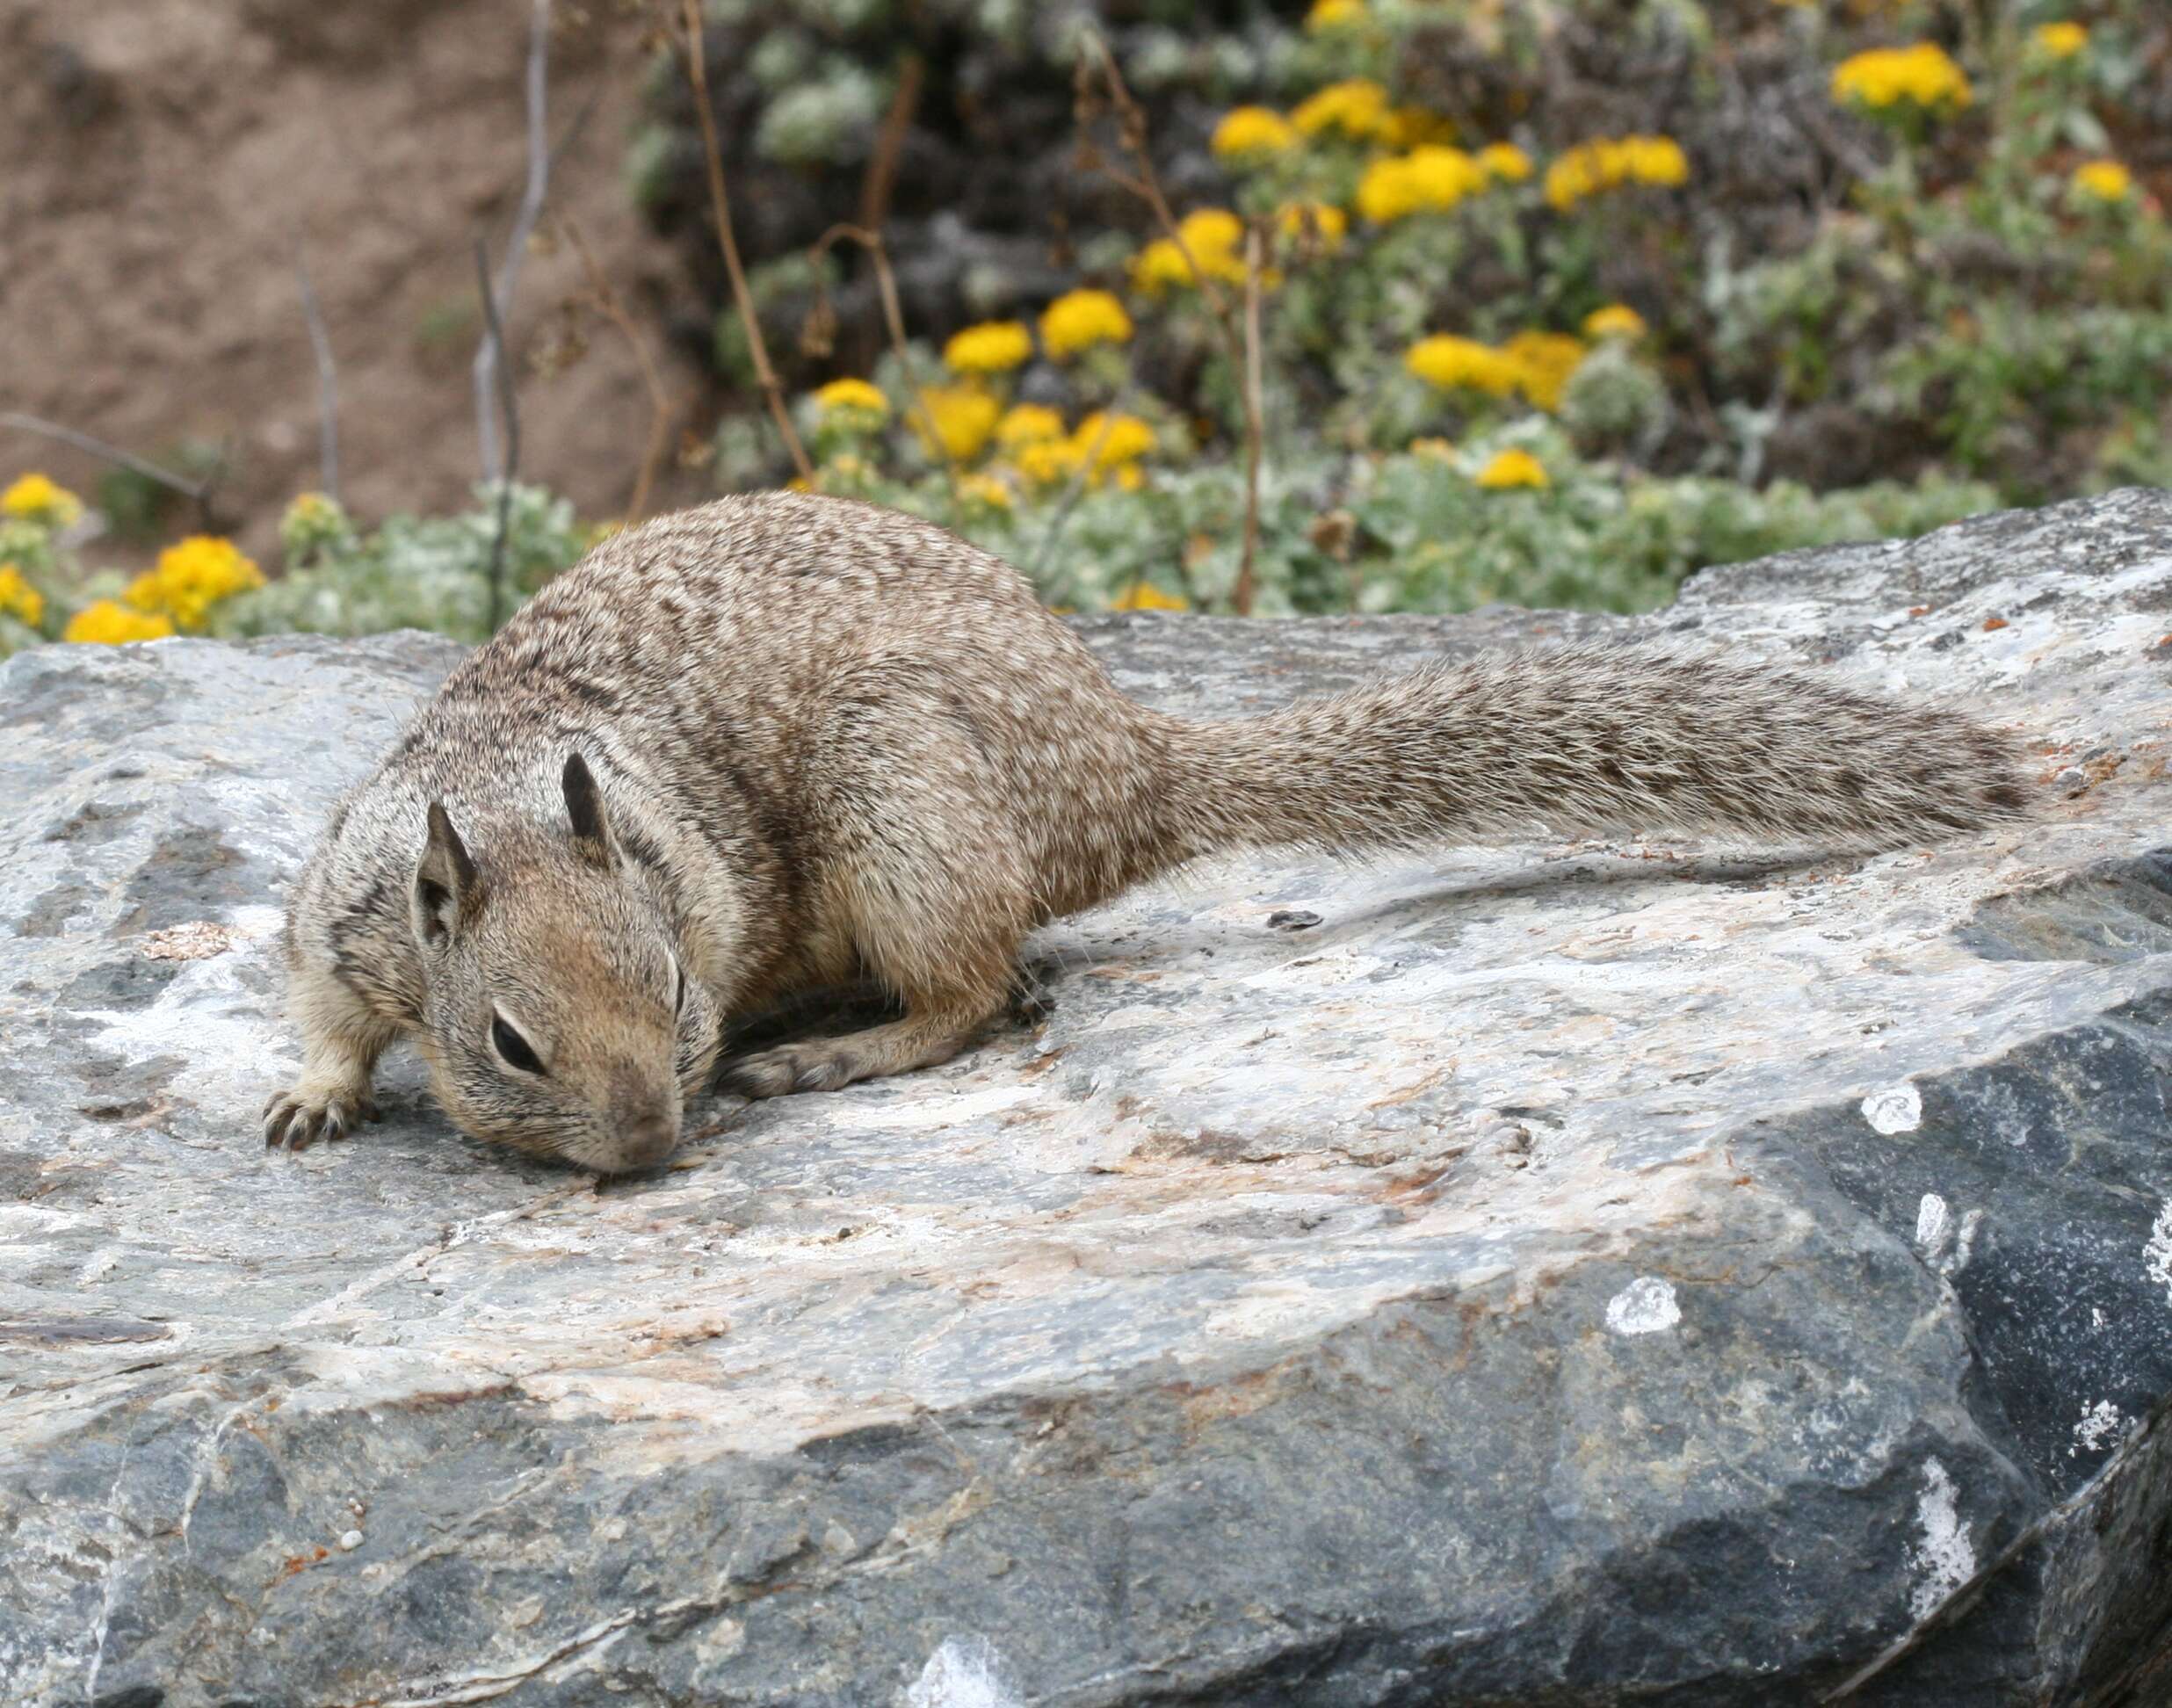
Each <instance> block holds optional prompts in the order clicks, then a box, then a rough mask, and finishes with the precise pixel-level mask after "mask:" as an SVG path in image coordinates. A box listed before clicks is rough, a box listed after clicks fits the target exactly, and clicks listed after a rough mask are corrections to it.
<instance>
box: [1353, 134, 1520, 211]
mask: <svg viewBox="0 0 2172 1708" xmlns="http://www.w3.org/2000/svg"><path fill="white" fill-rule="evenodd" d="M1487 184H1488V177H1487V175H1486V169H1485V168H1484V167H1483V166H1481V164H1479V163H1478V161H1477V160H1476V159H1474V158H1473V156H1470V155H1467V154H1466V153H1464V151H1463V150H1462V149H1460V148H1448V147H1445V146H1443V145H1440V144H1431V145H1429V146H1427V147H1425V148H1414V149H1412V150H1411V151H1410V152H1409V153H1408V154H1407V155H1390V156H1387V157H1386V158H1385V159H1382V160H1376V161H1374V162H1373V163H1372V164H1371V165H1370V166H1368V167H1366V168H1365V176H1364V177H1361V178H1359V179H1358V180H1357V211H1358V212H1359V213H1362V214H1364V215H1365V218H1366V219H1368V220H1370V221H1372V222H1373V223H1374V224H1375V225H1386V224H1389V223H1391V222H1392V221H1396V220H1401V219H1405V218H1408V216H1409V215H1411V214H1413V213H1445V212H1447V211H1448V209H1450V208H1452V207H1453V206H1456V204H1457V203H1459V202H1460V201H1462V200H1463V199H1465V198H1466V197H1468V196H1473V195H1476V194H1477V193H1478V192H1480V191H1481V190H1483V189H1484V188H1485V187H1486V185H1487Z"/></svg>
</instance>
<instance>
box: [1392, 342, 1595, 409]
mask: <svg viewBox="0 0 2172 1708" xmlns="http://www.w3.org/2000/svg"><path fill="white" fill-rule="evenodd" d="M1583 358H1584V346H1583V344H1582V341H1581V340H1579V339H1576V338H1572V337H1569V336H1568V335H1567V333H1565V332H1518V333H1517V335H1516V336H1515V337H1512V338H1510V340H1509V341H1508V343H1506V344H1502V345H1500V346H1498V347H1496V346H1495V345H1493V344H1481V343H1480V342H1479V341H1478V340H1477V339H1475V338H1459V337H1451V336H1449V335H1447V334H1444V333H1440V334H1436V335H1435V336H1433V337H1430V338H1421V339H1419V340H1418V342H1417V343H1415V344H1413V345H1411V346H1410V348H1409V350H1408V351H1407V352H1405V354H1404V356H1403V365H1404V366H1405V367H1407V368H1408V369H1409V370H1410V372H1411V373H1415V374H1416V375H1417V376H1418V378H1419V379H1421V380H1424V381H1425V382H1426V383H1427V384H1428V385H1430V386H1436V387H1439V389H1441V390H1442V391H1475V392H1483V393H1484V394H1486V395H1487V396H1488V397H1508V396H1510V395H1513V394H1515V393H1517V392H1521V393H1522V394H1524V396H1525V397H1527V398H1529V399H1530V400H1531V402H1533V403H1535V404H1537V405H1538V407H1539V408H1540V409H1558V408H1559V407H1560V402H1561V393H1562V390H1563V389H1564V388H1565V387H1567V384H1568V380H1569V376H1570V375H1571V374H1573V373H1575V371H1576V367H1577V365H1578V364H1579V363H1581V362H1582V360H1583Z"/></svg>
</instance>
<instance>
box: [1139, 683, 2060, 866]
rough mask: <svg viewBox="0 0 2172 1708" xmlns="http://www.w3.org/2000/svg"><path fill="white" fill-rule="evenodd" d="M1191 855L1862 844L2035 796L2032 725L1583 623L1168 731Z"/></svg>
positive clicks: (1970, 820)
mask: <svg viewBox="0 0 2172 1708" xmlns="http://www.w3.org/2000/svg"><path fill="white" fill-rule="evenodd" d="M1166 740H1167V742H1168V751H1169V764H1170V766H1171V770H1172V773H1173V774H1172V775H1171V776H1170V778H1169V798H1168V800H1167V810H1168V811H1169V815H1170V816H1169V822H1168V824H1167V830H1168V833H1169V840H1170V842H1171V843H1173V844H1175V848H1176V850H1180V858H1196V857H1198V856H1199V855H1202V854H1207V853H1212V852H1214V851H1216V850H1223V849H1231V848H1241V847H1248V846H1262V845H1271V844H1292V843H1294V844H1299V845H1302V846H1306V847H1312V848H1319V849H1327V850H1366V849H1389V848H1397V847H1408V846H1413V845H1416V844H1420V843H1436V844H1437V843H1452V842H1459V841H1460V842H1479V841H1488V840H1499V839H1502V838H1504V837H1523V836H1537V835H1540V834H1544V833H1546V832H1551V833H1553V834H1555V835H1563V836H1571V835H1589V834H1607V833H1613V834H1664V833H1667V832H1676V833H1692V834H1700V833H1701V834H1707V835H1709V834H1719V835H1723V836H1730V837H1733V838H1736V839H1754V840H1757V841H1763V842H1767V843H1785V844H1799V843H1818V844H1830V845H1835V846H1844V847H1850V848H1864V847H1886V846H1893V845H1896V844H1900V843H1911V842H1917V841H1922V840H1927V839H1930V838H1936V837H1943V836H1951V835H1952V834H1953V833H1955V832H1957V831H1964V830H1971V829H1977V828H1979V827H1980V826H1984V825H1987V824H1991V823H1994V822H1996V821H2001V820H2010V819H2015V818H2019V817H2022V816H2024V815H2025V814H2027V812H2028V811H2029V792H2028V790H2027V788H2026V785H2024V780H2023V776H2022V772H2021V768H2020V763H2019V756H2018V754H2017V752H2016V744H2015V743H2013V742H2009V740H2008V739H2007V738H2006V737H2004V736H2003V735H1999V734H1998V733H1996V732H1995V731H1993V730H1990V729H1987V728H1986V727H1983V726H1981V725H1980V724H1977V723H1973V722H1972V721H1970V720H1968V719H1966V718H1965V717H1962V716H1960V715H1958V714H1957V713H1951V712H1948V711H1942V710H1940V709H1938V708H1937V707H1935V706H1912V705H1908V704H1905V703H1902V702H1899V701H1893V700H1887V699H1883V698H1877V697H1875V696H1873V695H1871V694H1865V693H1858V692H1857V691H1853V690H1851V689H1848V688H1844V687H1841V686H1837V685H1835V684H1832V683H1829V682H1827V681H1824V680H1822V679H1821V678H1820V677H1816V676H1814V675H1811V674H1808V673H1806V672H1800V671H1792V670H1784V669H1773V668H1769V667H1765V666H1762V665H1757V664H1752V663H1744V662H1725V661H1723V660H1720V659H1719V658H1714V657H1709V656H1700V655H1691V654H1684V653H1679V652H1671V651H1653V650H1645V649H1638V648H1619V647H1607V646H1595V645H1575V646H1567V647H1560V648H1551V649H1546V650H1542V651H1532V652H1527V653H1512V654H1506V655H1493V656H1488V657H1486V658H1482V659H1478V660H1474V661H1473V662H1466V663H1460V664H1439V665H1433V666H1430V667H1428V668H1426V669H1421V670H1418V671H1416V672H1415V673H1414V674H1412V675H1409V676H1404V677H1387V678H1383V679H1382V680H1380V681H1378V682H1373V683H1369V684H1366V685H1365V686H1364V687H1361V688H1357V689H1354V690H1352V691H1350V692H1348V693H1343V694H1336V695H1334V696H1332V697H1329V698H1320V699H1309V700H1300V701H1299V702H1298V703H1297V704H1295V705H1293V706H1289V707H1287V708H1286V709H1285V710H1283V711H1280V712H1277V713H1272V714H1271V715H1269V716H1266V717H1261V718H1252V719H1242V720H1231V721H1227V722H1213V723H1192V722H1186V723H1179V724H1174V725H1172V726H1171V727H1169V729H1168V731H1167V734H1166Z"/></svg>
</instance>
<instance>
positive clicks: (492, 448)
mask: <svg viewBox="0 0 2172 1708" xmlns="http://www.w3.org/2000/svg"><path fill="white" fill-rule="evenodd" d="M550 40H551V0H533V6H532V11H530V13H529V23H528V72H527V79H526V99H527V109H528V178H527V183H526V184H525V186H524V187H523V188H522V190H521V192H520V206H518V209H516V210H515V212H514V214H513V228H512V232H511V234H510V235H509V236H508V237H507V238H506V240H505V258H504V259H503V261H502V262H501V263H499V264H498V270H497V279H496V283H495V284H492V283H491V282H490V281H489V279H488V277H487V276H486V278H485V280H484V296H485V298H486V299H487V300H489V302H490V304H491V309H492V313H493V314H494V315H496V318H497V320H498V321H499V322H501V323H503V322H505V321H508V320H510V319H511V318H512V313H513V293H514V291H515V290H516V289H517V288H518V286H519V284H520V264H521V263H522V261H524V260H525V258H526V257H527V253H528V239H529V237H530V235H532V233H533V232H534V230H535V222H536V220H537V217H538V216H539V214H541V213H542V211H543V198H544V196H545V195H546V194H547V192H548V191H549V189H550V181H551V145H550V137H549V134H548V133H547V129H546V127H545V115H544V99H545V97H546V95H547V92H548V87H549V74H550ZM568 140H570V138H568ZM503 350H504V339H503V337H502V336H501V337H497V338H495V339H494V338H489V337H486V338H485V339H483V341H482V342H481V344H479V345H477V346H476V349H475V364H474V382H475V435H476V438H477V440H478V442H479V443H480V445H481V452H482V478H483V479H484V480H486V481H506V480H510V479H511V478H512V477H511V475H510V474H509V473H508V472H507V460H506V459H504V458H502V457H501V455H500V452H499V449H498V439H497V428H496V423H495V420H494V418H493V414H492V411H493V409H494V403H493V398H494V394H496V392H497V391H498V390H499V389H500V376H499V374H498V373H497V371H496V368H497V365H498V363H499V362H500V361H501V360H502V359H503Z"/></svg>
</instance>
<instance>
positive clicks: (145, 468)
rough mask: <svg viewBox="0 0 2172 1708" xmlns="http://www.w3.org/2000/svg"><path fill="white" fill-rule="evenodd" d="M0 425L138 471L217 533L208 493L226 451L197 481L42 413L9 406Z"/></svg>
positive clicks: (206, 529) (223, 466) (216, 481)
mask: <svg viewBox="0 0 2172 1708" xmlns="http://www.w3.org/2000/svg"><path fill="white" fill-rule="evenodd" d="M0 427H12V428H14V429H15V430H16V431H18V432H24V433H35V434H37V435H38V436H39V437H40V438H49V439H53V440H54V441H56V442H57V443H59V444H62V445H73V446H74V447H75V448H76V450H78V451H81V452H83V453H84V454H85V455H86V456H91V457H96V458H98V460H100V461H101V462H109V463H112V465H113V466H114V467H116V468H125V469H127V471H128V472H129V473H130V474H141V476H142V477H143V478H144V479H145V480H147V481H151V482H152V483H153V484H154V485H156V486H163V487H164V488H165V489H166V490H167V491H169V492H177V493H179V494H180V495H181V496H183V497H184V498H185V499H187V500H188V501H189V502H190V503H192V504H194V505H195V506H196V514H197V519H198V521H199V524H200V525H201V526H202V528H203V530H204V532H206V533H216V532H218V529H217V528H216V527H215V526H214V524H213V518H212V509H211V496H212V494H213V493H214V491H215V490H216V489H217V488H218V485H219V477H220V476H221V474H224V473H225V472H226V454H225V452H223V451H221V453H220V457H219V461H218V463H217V464H216V465H215V466H214V467H213V469H212V471H211V473H210V474H206V476H204V478H203V479H202V480H200V481H192V480H190V479H189V478H188V476H187V475H185V474H175V473H174V472H173V470H171V469H170V468H161V467H159V466H158V465H157V464H156V463H155V462H146V461H145V460H143V459H142V458H141V457H139V456H137V455H136V454H135V453H134V452H133V451H123V450H122V449H121V448H120V447H119V445H108V444H107V443H106V442H105V440H104V439H99V438H91V437H90V434H88V433H79V432H77V431H76V430H75V429H74V428H73V427H63V426H62V425H61V423H59V422H57V421H47V420H46V419H45V418H44V417H43V416H34V415H25V414H23V413H22V412H21V411H19V410H15V409H10V410H8V411H6V412H5V413H0Z"/></svg>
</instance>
